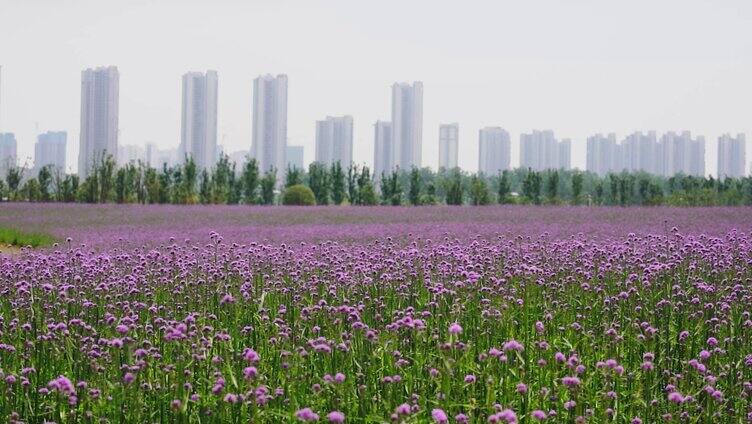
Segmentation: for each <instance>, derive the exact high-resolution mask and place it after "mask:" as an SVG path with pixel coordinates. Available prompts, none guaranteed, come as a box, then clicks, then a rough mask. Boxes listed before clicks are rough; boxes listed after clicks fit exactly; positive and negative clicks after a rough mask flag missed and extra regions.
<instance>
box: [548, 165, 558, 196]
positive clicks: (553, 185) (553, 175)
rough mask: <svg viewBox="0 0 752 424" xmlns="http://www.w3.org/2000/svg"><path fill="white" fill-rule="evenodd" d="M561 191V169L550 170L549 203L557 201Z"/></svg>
mask: <svg viewBox="0 0 752 424" xmlns="http://www.w3.org/2000/svg"><path fill="white" fill-rule="evenodd" d="M558 193H559V171H558V170H555V169H554V170H552V171H549V172H548V178H547V179H546V197H547V198H548V202H549V203H556V202H557V199H558V196H557V195H558Z"/></svg>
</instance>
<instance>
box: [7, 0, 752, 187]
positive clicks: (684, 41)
mask: <svg viewBox="0 0 752 424" xmlns="http://www.w3.org/2000/svg"><path fill="white" fill-rule="evenodd" d="M166 23H169V25H167V24H166ZM178 23H179V24H178ZM533 23H534V24H533ZM750 24H752V5H751V4H750V3H749V2H745V1H730V0H729V1H721V2H714V3H708V2H701V1H664V2H660V4H655V2H648V1H634V2H628V3H627V2H623V3H617V2H597V1H574V2H554V1H539V2H525V3H518V2H515V3H513V2H469V3H466V4H465V3H463V4H462V6H461V7H460V6H458V5H457V4H455V3H450V2H428V1H425V2H424V1H415V2H409V3H404V2H396V1H394V2H393V1H384V2H378V3H371V4H365V3H362V4H361V3H355V2H344V1H342V2H337V1H329V2H284V1H283V2H267V1H262V2H249V3H247V4H246V3H240V2H230V1H219V2H213V3H208V2H195V1H188V2H177V1H176V2H170V1H168V2H159V3H157V2H153V1H135V2H127V4H121V3H119V2H111V1H98V2H94V1H92V2H75V3H67V4H65V5H64V6H60V5H59V4H58V3H57V2H52V1H33V2H22V1H8V0H3V1H0V64H2V65H3V86H2V106H1V107H2V110H0V114H1V116H0V130H2V131H7V132H14V133H15V134H16V139H17V142H18V156H19V157H20V158H21V161H22V162H23V159H24V158H26V157H33V153H34V143H35V141H36V136H37V134H38V133H41V132H45V131H48V130H51V131H57V130H61V131H67V132H68V149H67V163H68V164H69V167H70V166H72V168H73V169H75V164H76V162H77V159H78V148H79V143H78V142H79V133H80V106H81V93H80V91H81V71H82V70H83V69H85V68H90V67H92V68H93V67H98V66H109V65H113V66H117V67H118V70H119V80H120V88H119V97H120V108H119V109H120V117H119V130H120V135H119V144H120V145H142V146H143V145H145V144H146V143H147V142H153V143H156V145H158V146H159V147H160V148H165V149H166V148H176V147H177V146H178V144H179V143H180V131H181V77H182V76H183V75H184V74H185V73H187V72H189V71H205V70H207V69H211V70H216V71H217V73H218V81H219V82H218V87H219V88H218V90H219V92H218V144H220V145H222V146H223V147H224V150H225V151H226V152H228V153H229V152H232V151H236V150H249V149H250V147H251V121H252V120H251V105H252V103H253V79H254V78H256V77H257V76H259V75H262V74H267V73H271V74H274V75H276V74H286V75H287V77H288V79H289V87H288V100H287V105H288V106H287V107H288V110H287V138H288V144H290V145H303V146H305V150H306V154H305V162H306V163H308V162H310V161H312V160H313V159H314V139H315V134H316V121H318V120H323V119H324V118H325V117H326V116H340V115H351V116H352V117H353V120H354V124H353V128H354V129H353V132H354V135H353V149H352V156H353V160H354V161H355V162H356V163H366V164H368V165H369V166H372V165H373V151H374V144H373V143H374V127H373V125H374V123H375V122H376V121H377V120H389V119H390V117H391V96H392V91H391V86H392V84H393V83H394V82H403V81H404V82H412V81H421V82H422V83H423V141H422V158H423V160H422V163H423V165H424V166H430V167H433V168H436V167H437V165H438V158H439V153H438V145H439V143H438V140H439V124H441V123H451V122H457V123H459V154H458V165H459V166H460V167H462V168H463V169H466V170H471V171H474V170H477V168H478V131H479V130H480V129H481V128H483V127H489V126H490V127H492V126H500V127H503V128H504V129H505V130H507V131H508V132H509V133H510V137H511V140H512V143H511V149H512V154H511V165H512V166H517V165H519V160H518V159H519V150H518V149H519V137H520V134H521V133H530V132H532V131H533V130H534V129H538V130H546V129H550V130H553V131H554V132H555V134H556V136H557V138H559V139H571V140H572V152H571V165H572V166H574V167H579V168H581V169H584V168H585V165H586V163H585V149H586V139H587V138H588V137H590V136H592V135H593V134H595V133H610V132H614V133H616V134H617V137H618V139H619V140H621V139H623V138H625V137H626V136H628V135H629V134H630V133H632V132H634V131H650V130H655V131H657V132H658V134H659V136H660V135H661V134H662V133H663V132H667V131H676V132H681V131H683V130H689V131H692V133H693V136H697V135H702V136H704V137H705V139H706V147H705V151H706V160H705V173H706V174H715V171H716V140H717V138H718V137H719V136H720V135H722V134H724V133H730V134H732V135H735V134H737V133H747V134H750V133H752V116H750V115H751V114H750V110H751V109H750V107H749V99H750V98H751V97H752V79H751V78H750V75H752V25H750ZM747 144H748V145H749V140H747ZM747 150H749V147H748V149H747Z"/></svg>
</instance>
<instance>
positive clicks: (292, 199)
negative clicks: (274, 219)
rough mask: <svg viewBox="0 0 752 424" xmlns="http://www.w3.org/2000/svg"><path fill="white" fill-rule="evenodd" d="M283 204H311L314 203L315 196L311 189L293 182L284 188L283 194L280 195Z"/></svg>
mask: <svg viewBox="0 0 752 424" xmlns="http://www.w3.org/2000/svg"><path fill="white" fill-rule="evenodd" d="M282 204H283V205H295V206H313V205H315V204H316V198H315V197H314V196H313V191H311V189H310V188H308V187H307V186H304V185H303V184H295V185H293V186H290V187H287V188H286V189H285V194H284V196H283V197H282Z"/></svg>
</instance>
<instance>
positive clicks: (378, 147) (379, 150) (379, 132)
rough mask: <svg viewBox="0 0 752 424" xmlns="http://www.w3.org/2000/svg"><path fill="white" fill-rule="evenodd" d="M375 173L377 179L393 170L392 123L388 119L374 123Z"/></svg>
mask: <svg viewBox="0 0 752 424" xmlns="http://www.w3.org/2000/svg"><path fill="white" fill-rule="evenodd" d="M373 128H374V136H373V175H374V177H375V178H376V180H379V179H380V178H381V175H382V174H384V175H386V174H388V173H390V172H392V169H393V168H394V162H392V157H393V156H392V147H393V146H392V123H391V122H388V121H376V123H375V124H374V125H373Z"/></svg>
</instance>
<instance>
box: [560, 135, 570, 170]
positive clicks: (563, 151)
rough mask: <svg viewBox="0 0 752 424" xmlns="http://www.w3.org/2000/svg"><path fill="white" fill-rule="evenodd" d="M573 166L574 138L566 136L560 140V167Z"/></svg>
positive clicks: (567, 167)
mask: <svg viewBox="0 0 752 424" xmlns="http://www.w3.org/2000/svg"><path fill="white" fill-rule="evenodd" d="M571 168H572V140H571V139H569V138H564V139H562V140H561V141H560V142H559V169H571Z"/></svg>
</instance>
